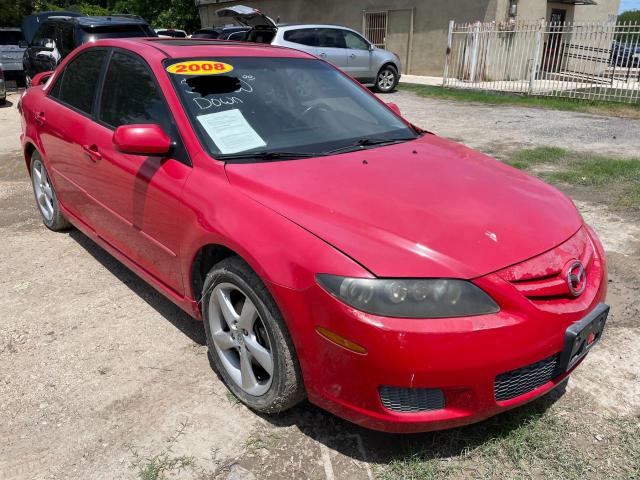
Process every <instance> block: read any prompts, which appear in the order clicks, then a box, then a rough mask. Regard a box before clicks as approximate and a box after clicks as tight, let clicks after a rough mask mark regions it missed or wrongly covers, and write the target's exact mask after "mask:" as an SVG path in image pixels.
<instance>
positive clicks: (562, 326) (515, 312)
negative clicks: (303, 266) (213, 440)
mask: <svg viewBox="0 0 640 480" xmlns="http://www.w3.org/2000/svg"><path fill="white" fill-rule="evenodd" d="M475 283H476V284H477V285H478V286H480V287H481V288H482V289H483V290H485V291H486V292H487V293H489V295H491V296H492V297H493V298H494V299H495V300H496V301H497V302H498V304H499V305H501V311H500V312H499V313H497V314H494V315H481V316H476V317H464V318H449V319H431V320H413V319H399V318H386V317H377V316H374V315H369V314H365V313H363V312H360V311H357V310H355V309H353V308H351V307H348V306H346V305H344V304H343V303H341V302H339V301H338V300H337V299H335V298H334V297H332V296H331V295H329V294H328V293H327V292H325V291H324V290H322V289H321V288H320V287H319V286H314V287H311V288H309V289H307V290H305V291H295V290H290V289H287V288H284V287H281V286H277V285H270V290H271V291H272V293H273V294H274V297H275V298H276V301H277V302H278V304H279V305H280V308H281V310H282V311H283V314H284V316H285V319H286V320H287V324H288V325H289V329H290V331H291V333H292V336H293V339H294V343H295V345H296V349H297V353H298V357H299V359H300V363H301V367H302V372H303V376H304V379H305V386H306V389H307V393H308V396H309V400H310V401H311V402H312V403H315V404H317V405H318V406H320V407H322V408H324V409H326V410H328V411H330V412H332V413H334V414H336V415H338V416H340V417H342V418H345V419H347V420H350V421H352V422H354V423H356V424H358V425H361V426H363V427H366V428H371V429H375V430H382V431H387V432H420V431H429V430H438V429H444V428H451V427H456V426H460V425H465V424H469V423H474V422H477V421H480V420H483V419H485V418H488V417H490V416H493V415H495V414H497V413H500V412H502V411H505V410H508V409H510V408H513V407H515V406H518V405H521V404H524V403H526V402H529V401H531V400H533V399H535V398H537V397H539V396H541V395H543V394H545V393H547V392H549V391H550V390H552V389H553V388H554V387H556V386H557V385H558V384H559V383H561V382H562V381H563V380H564V379H565V378H566V377H567V375H568V374H569V373H570V372H571V371H572V369H573V368H575V365H573V366H572V368H571V369H569V371H564V370H562V371H560V370H558V369H557V365H549V362H550V361H552V360H553V359H555V360H553V361H556V362H560V357H561V354H562V351H563V349H564V346H565V334H566V331H567V328H568V327H570V326H571V325H574V324H576V323H577V322H579V321H580V320H581V319H582V318H584V317H585V316H586V315H587V314H588V313H589V312H591V311H593V310H594V309H595V308H597V307H598V305H599V304H600V303H601V302H602V301H603V300H604V298H605V296H606V274H605V273H604V269H603V274H602V276H601V278H598V279H595V280H594V283H595V284H592V294H591V295H590V297H589V299H590V300H589V304H588V305H587V306H586V308H584V309H580V310H579V311H575V309H570V308H568V309H567V312H566V313H558V312H557V311H556V312H549V311H543V310H540V309H539V308H537V307H536V306H535V305H534V304H533V303H532V302H530V301H529V300H528V299H526V298H525V297H523V296H522V295H521V294H520V293H519V292H517V291H516V290H515V288H514V287H513V286H512V285H511V284H509V283H508V282H506V281H505V280H503V279H502V278H501V277H499V276H498V275H495V274H492V275H488V276H486V277H483V278H481V279H477V280H475ZM568 301H570V300H568ZM318 326H320V327H323V328H325V329H327V330H329V331H331V332H335V333H337V334H338V335H340V336H342V337H344V338H346V339H348V340H349V341H351V342H354V343H356V344H357V345H360V346H362V347H364V348H365V349H366V350H367V352H366V354H358V353H355V352H353V351H350V350H347V349H345V348H343V347H341V346H338V345H336V344H334V343H332V342H330V341H328V340H327V339H326V338H324V337H322V336H321V335H320V334H318V332H317V331H316V328H317V327H318ZM545 361H546V363H545ZM578 363H579V362H578ZM523 367H524V368H523ZM531 369H537V370H536V372H539V371H543V372H545V373H546V374H547V375H548V376H547V377H544V381H543V382H540V381H538V382H537V383H534V384H533V385H534V388H531V389H526V388H525V390H524V393H519V392H518V394H517V395H516V396H509V395H507V399H505V400H500V399H498V398H501V397H500V395H498V393H497V391H496V385H497V384H496V378H497V377H499V376H500V375H504V374H507V373H513V372H514V371H515V372H519V371H524V373H526V374H527V375H530V371H532V370H531ZM548 372H553V374H548ZM533 375H538V373H535V372H534V374H533ZM536 378H537V377H536ZM541 378H543V377H541ZM383 387H394V388H399V389H401V390H402V391H405V390H407V389H424V390H422V391H423V392H429V391H433V390H434V389H435V390H439V391H441V392H442V396H443V403H444V405H438V398H437V396H436V397H433V396H431V397H429V396H425V397H423V401H424V402H426V403H427V404H428V403H429V402H435V403H433V404H434V405H435V406H436V407H437V408H435V409H433V410H429V411H421V412H417V413H416V412H406V411H405V412H400V411H394V410H392V409H390V408H387V407H385V405H384V404H383V400H382V398H381V388H383ZM425 395H426V394H425ZM394 398H396V399H397V398H398V397H397V396H396V397H394ZM386 400H387V401H386V402H385V403H387V405H389V399H386ZM392 400H393V399H392Z"/></svg>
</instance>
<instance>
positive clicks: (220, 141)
mask: <svg viewBox="0 0 640 480" xmlns="http://www.w3.org/2000/svg"><path fill="white" fill-rule="evenodd" d="M198 121H199V122H200V124H201V125H202V126H203V127H204V129H205V131H206V132H207V134H208V135H209V136H210V137H211V140H213V141H214V142H215V144H216V146H217V147H218V149H219V150H220V152H221V153H223V154H227V153H237V152H244V151H246V150H251V149H253V148H258V147H265V146H266V145H267V144H266V143H265V142H264V140H263V139H262V137H261V136H260V135H258V133H257V132H256V131H255V130H254V129H253V127H252V126H251V125H249V122H247V119H246V118H244V115H242V112H241V111H240V110H238V109H234V110H226V111H224V112H216V113H209V114H207V115H200V116H199V117H198Z"/></svg>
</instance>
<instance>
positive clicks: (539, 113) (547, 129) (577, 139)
mask: <svg viewBox="0 0 640 480" xmlns="http://www.w3.org/2000/svg"><path fill="white" fill-rule="evenodd" d="M382 98H383V99H384V100H385V101H387V102H394V103H397V104H398V106H399V107H400V110H401V111H402V114H403V115H404V116H405V117H406V118H407V119H409V120H410V121H412V122H415V123H416V125H418V126H420V127H422V128H424V129H426V130H430V131H432V132H434V133H437V134H438V135H442V136H445V137H448V138H451V139H455V140H457V141H460V142H461V143H464V144H466V145H469V146H470V147H473V148H478V149H480V150H482V151H485V152H495V153H502V152H505V151H509V150H516V149H520V148H528V147H534V146H549V147H561V148H566V149H568V150H574V151H577V152H585V153H598V154H603V155H615V156H628V157H632V156H638V145H640V120H632V119H627V118H617V117H603V116H598V115H590V114H586V113H575V112H563V111H557V110H544V109H536V108H523V107H506V106H501V107H493V106H491V105H486V104H468V103H463V102H459V101H447V100H437V99H431V98H425V97H418V96H416V95H415V94H413V93H410V92H402V91H399V92H395V93H393V94H387V95H383V96H382Z"/></svg>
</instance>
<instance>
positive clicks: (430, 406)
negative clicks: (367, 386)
mask: <svg viewBox="0 0 640 480" xmlns="http://www.w3.org/2000/svg"><path fill="white" fill-rule="evenodd" d="M380 400H382V404H383V405H384V406H385V408H388V409H389V410H393V411H394V412H404V413H414V412H427V411H430V410H440V409H442V408H444V394H443V393H442V390H440V389H439V388H399V387H380Z"/></svg>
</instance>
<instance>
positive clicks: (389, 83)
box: [378, 70, 396, 91]
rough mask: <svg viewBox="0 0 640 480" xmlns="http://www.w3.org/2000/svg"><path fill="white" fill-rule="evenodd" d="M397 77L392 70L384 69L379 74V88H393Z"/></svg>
mask: <svg viewBox="0 0 640 480" xmlns="http://www.w3.org/2000/svg"><path fill="white" fill-rule="evenodd" d="M395 81H396V78H395V75H394V74H393V72H392V71H391V70H382V71H381V72H380V73H379V74H378V88H380V90H384V91H387V90H391V89H392V88H393V85H394V84H395Z"/></svg>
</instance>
